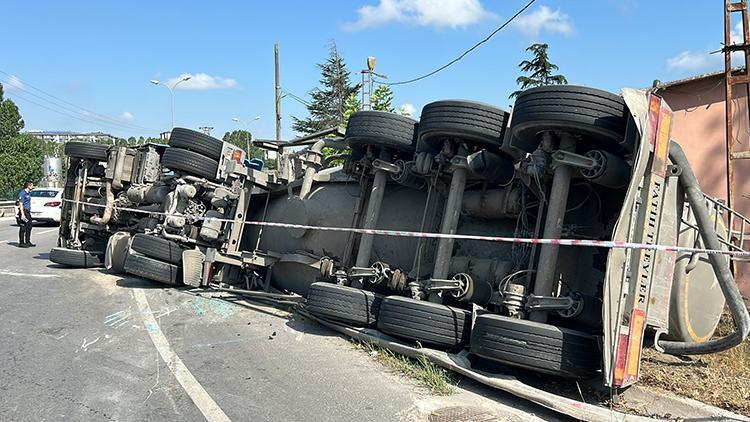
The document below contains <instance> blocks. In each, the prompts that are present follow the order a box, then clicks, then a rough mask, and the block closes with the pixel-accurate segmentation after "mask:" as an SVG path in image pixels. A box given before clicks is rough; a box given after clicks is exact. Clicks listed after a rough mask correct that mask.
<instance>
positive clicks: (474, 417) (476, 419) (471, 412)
mask: <svg viewBox="0 0 750 422" xmlns="http://www.w3.org/2000/svg"><path fill="white" fill-rule="evenodd" d="M427 420H428V421H429V422H499V421H500V419H498V418H497V417H496V416H495V415H493V414H492V413H491V412H490V411H488V410H487V409H483V408H481V407H470V406H453V407H444V408H442V409H437V410H433V411H432V412H431V413H430V416H429V417H427Z"/></svg>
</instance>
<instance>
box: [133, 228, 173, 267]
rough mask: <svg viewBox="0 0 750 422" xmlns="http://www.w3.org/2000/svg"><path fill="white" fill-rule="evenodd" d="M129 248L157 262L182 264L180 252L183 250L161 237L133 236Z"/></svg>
mask: <svg viewBox="0 0 750 422" xmlns="http://www.w3.org/2000/svg"><path fill="white" fill-rule="evenodd" d="M130 248H131V249H133V250H134V251H136V252H138V253H140V254H143V255H145V256H148V257H151V258H156V259H158V260H159V261H164V262H168V263H170V264H178V265H179V264H181V263H182V251H183V250H184V249H183V248H181V247H180V245H178V244H177V242H173V241H171V240H167V239H164V238H161V237H157V236H151V235H147V234H143V233H138V234H137V235H135V236H133V242H132V244H131V245H130Z"/></svg>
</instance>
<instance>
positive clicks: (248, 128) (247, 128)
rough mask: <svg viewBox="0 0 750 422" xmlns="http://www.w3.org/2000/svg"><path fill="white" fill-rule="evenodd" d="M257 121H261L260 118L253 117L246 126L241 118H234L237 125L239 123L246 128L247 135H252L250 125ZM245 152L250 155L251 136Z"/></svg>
mask: <svg viewBox="0 0 750 422" xmlns="http://www.w3.org/2000/svg"><path fill="white" fill-rule="evenodd" d="M256 120H260V116H255V117H253V119H252V120H250V121H249V122H247V124H245V123H244V122H243V121H242V120H240V118H239V117H232V121H233V122H235V123H239V124H240V125H241V126H244V127H245V130H246V131H247V133H250V124H251V123H253V122H254V121H256ZM245 152H247V153H248V154H250V137H249V136H248V138H247V146H246V149H245Z"/></svg>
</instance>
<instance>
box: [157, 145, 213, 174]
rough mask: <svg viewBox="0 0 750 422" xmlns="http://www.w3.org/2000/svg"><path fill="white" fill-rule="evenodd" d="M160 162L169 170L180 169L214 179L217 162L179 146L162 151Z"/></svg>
mask: <svg viewBox="0 0 750 422" xmlns="http://www.w3.org/2000/svg"><path fill="white" fill-rule="evenodd" d="M161 164H162V166H164V167H167V168H169V169H171V170H177V171H182V172H185V173H188V174H192V175H194V176H198V177H203V178H206V179H208V180H214V181H215V180H216V173H217V171H218V169H219V162H218V161H216V160H213V159H211V158H207V157H205V156H203V155H201V154H198V153H197V152H193V151H188V150H186V149H180V148H169V149H167V150H166V151H164V155H163V156H162V159H161Z"/></svg>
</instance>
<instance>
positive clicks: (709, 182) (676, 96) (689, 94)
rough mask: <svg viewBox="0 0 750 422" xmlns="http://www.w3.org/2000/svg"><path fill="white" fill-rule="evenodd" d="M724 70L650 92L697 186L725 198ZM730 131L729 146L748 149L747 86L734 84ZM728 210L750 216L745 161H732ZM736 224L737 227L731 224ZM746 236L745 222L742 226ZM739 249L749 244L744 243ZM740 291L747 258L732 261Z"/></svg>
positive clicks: (749, 272)
mask: <svg viewBox="0 0 750 422" xmlns="http://www.w3.org/2000/svg"><path fill="white" fill-rule="evenodd" d="M724 81H725V77H724V72H723V71H722V72H714V73H708V74H704V75H699V76H695V77H692V78H687V79H682V80H679V81H674V82H668V83H663V84H662V83H657V84H656V88H657V90H656V93H657V94H658V95H660V96H661V97H662V98H664V100H665V101H666V102H667V104H669V106H670V107H671V108H672V111H674V122H673V125H672V139H674V140H675V141H677V142H678V143H679V144H680V145H682V148H683V149H684V150H685V154H686V155H687V157H688V160H689V161H690V165H691V166H692V167H693V170H694V171H695V175H696V176H697V178H698V182H699V183H700V185H701V189H702V190H703V192H705V193H706V194H708V195H710V196H712V197H714V198H719V199H723V200H724V201H726V200H727V196H728V195H727V162H726V159H727V155H726V154H727V143H726V139H727V137H726V110H725V106H726V101H725V99H726V95H725V91H724V89H725V88H724V85H725V82H724ZM732 97H733V107H734V116H733V120H732V122H733V126H734V133H733V134H732V138H733V142H734V149H735V151H750V115H749V114H748V101H749V100H750V98H748V88H747V87H744V86H739V85H738V86H735V87H734V90H733V91H732ZM734 172H735V173H734V209H735V210H737V211H738V212H740V213H741V214H742V215H744V216H745V217H750V160H735V161H734ZM735 229H739V227H735ZM745 232H746V236H747V235H748V234H750V227H746V228H745ZM744 246H745V247H744V249H746V250H747V249H748V248H750V242H746V244H745V245H744ZM735 275H736V278H737V282H738V284H739V285H740V290H741V291H742V293H743V296H744V297H745V298H746V299H749V298H750V263H737V264H736V265H735Z"/></svg>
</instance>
